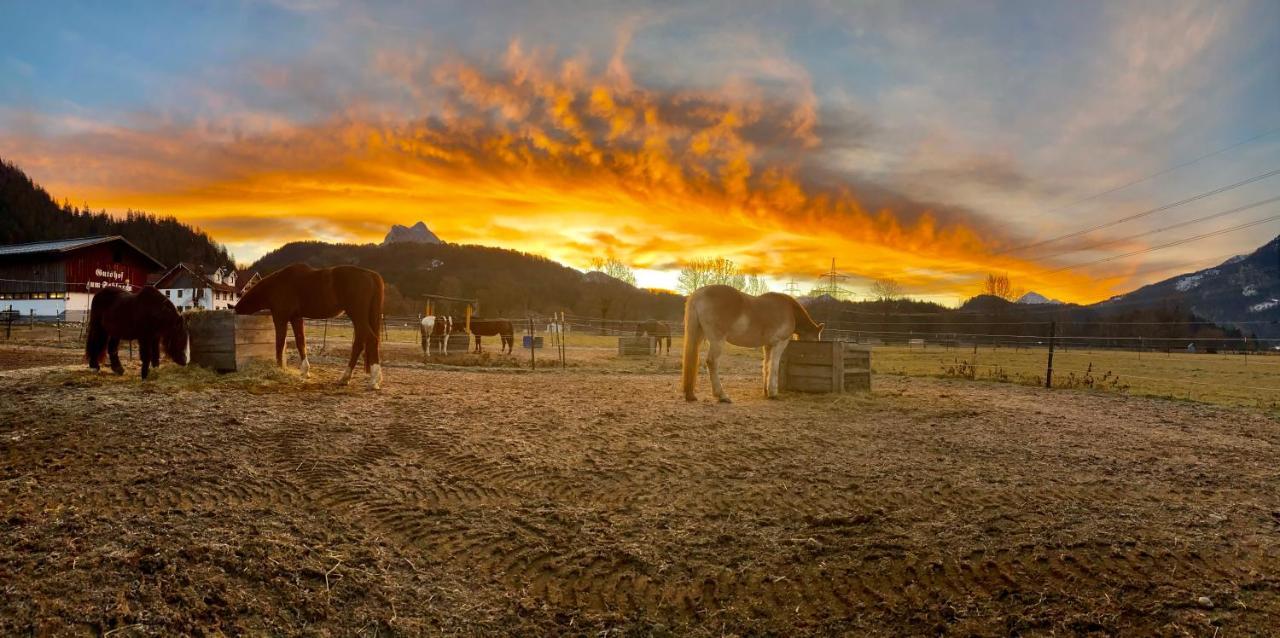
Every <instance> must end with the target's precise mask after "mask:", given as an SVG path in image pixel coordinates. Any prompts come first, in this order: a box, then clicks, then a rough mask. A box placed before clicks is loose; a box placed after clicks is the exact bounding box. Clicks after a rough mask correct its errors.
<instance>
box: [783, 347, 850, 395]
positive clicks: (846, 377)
mask: <svg viewBox="0 0 1280 638" xmlns="http://www.w3.org/2000/svg"><path fill="white" fill-rule="evenodd" d="M779 373H780V375H781V377H780V378H779V379H778V381H779V388H780V389H782V390H792V391H796V392H835V393H841V392H856V391H864V392H865V391H870V390H871V348H868V347H865V346H858V345H854V344H852V343H846V342H844V341H792V342H791V343H789V344H787V349H786V351H784V352H783V353H782V365H781V366H780V369H779Z"/></svg>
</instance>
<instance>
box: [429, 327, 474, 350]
mask: <svg viewBox="0 0 1280 638" xmlns="http://www.w3.org/2000/svg"><path fill="white" fill-rule="evenodd" d="M419 339H421V337H419ZM418 345H422V344H421V343H419V344H418ZM443 345H444V339H443V338H442V337H433V338H432V341H431V354H432V355H437V354H440V353H441V352H442V351H443V348H442V346H443ZM470 349H471V335H468V334H467V333H465V332H461V331H457V332H451V333H449V354H464V353H466V352H467V351H468V350H470Z"/></svg>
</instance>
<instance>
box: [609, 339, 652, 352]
mask: <svg viewBox="0 0 1280 638" xmlns="http://www.w3.org/2000/svg"><path fill="white" fill-rule="evenodd" d="M651 354H653V339H652V338H651V337H618V356H619V357H641V356H644V357H647V356H649V355H651Z"/></svg>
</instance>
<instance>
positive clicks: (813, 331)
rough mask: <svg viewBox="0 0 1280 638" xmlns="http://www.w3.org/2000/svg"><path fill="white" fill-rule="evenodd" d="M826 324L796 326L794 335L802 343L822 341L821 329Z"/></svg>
mask: <svg viewBox="0 0 1280 638" xmlns="http://www.w3.org/2000/svg"><path fill="white" fill-rule="evenodd" d="M824 325H826V324H822V323H808V324H799V325H796V334H797V335H799V336H800V339H801V340H802V341H822V327H823V326H824Z"/></svg>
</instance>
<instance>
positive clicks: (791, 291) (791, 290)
mask: <svg viewBox="0 0 1280 638" xmlns="http://www.w3.org/2000/svg"><path fill="white" fill-rule="evenodd" d="M783 291H784V292H786V293H787V294H788V295H791V296H792V297H795V296H797V295H798V294H799V293H800V284H797V283H796V280H794V279H791V280H788V281H787V285H786V287H784V288H783Z"/></svg>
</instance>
